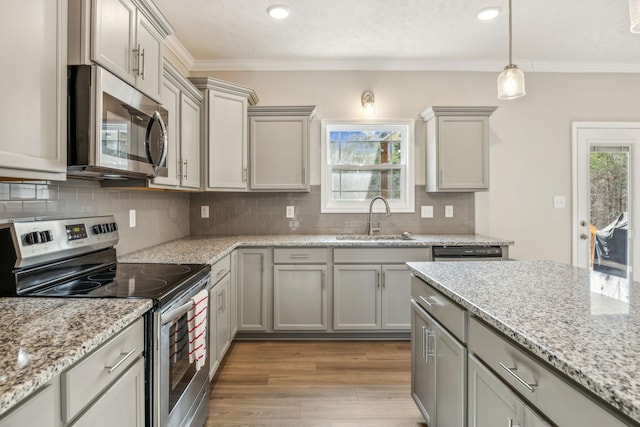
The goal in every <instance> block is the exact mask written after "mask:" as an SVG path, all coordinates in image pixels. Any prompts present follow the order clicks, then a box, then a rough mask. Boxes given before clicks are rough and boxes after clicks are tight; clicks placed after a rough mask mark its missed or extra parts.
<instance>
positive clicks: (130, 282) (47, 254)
mask: <svg viewBox="0 0 640 427" xmlns="http://www.w3.org/2000/svg"><path fill="white" fill-rule="evenodd" d="M118 239H119V234H118V226H117V224H116V221H115V218H114V217H113V216H99V217H82V218H66V219H30V220H14V221H9V222H7V223H5V224H0V254H1V256H0V296H19V297H72V298H148V299H152V300H153V304H154V308H153V310H152V312H151V313H149V315H148V316H147V317H146V318H145V325H146V328H145V331H146V332H145V341H146V344H145V366H146V373H145V379H146V419H147V422H146V424H147V426H151V427H177V426H180V427H183V426H193V427H200V426H203V425H204V423H205V421H206V418H207V415H208V408H209V387H208V372H209V360H208V357H207V360H206V362H205V366H203V367H201V368H200V369H199V370H198V369H196V366H195V362H193V363H191V362H190V361H189V356H188V351H185V349H184V347H185V346H186V345H187V344H188V338H187V339H185V336H186V330H185V326H186V324H187V322H186V317H187V313H188V311H189V309H190V308H191V307H192V305H193V302H192V299H191V298H192V297H193V296H194V295H195V294H197V293H198V292H199V291H200V290H202V289H209V286H210V271H211V266H210V265H208V264H134V263H118V262H117V257H116V250H115V248H114V245H115V244H116V243H118ZM207 333H208V332H207Z"/></svg>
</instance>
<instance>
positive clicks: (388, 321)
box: [333, 264, 411, 330]
mask: <svg viewBox="0 0 640 427" xmlns="http://www.w3.org/2000/svg"><path fill="white" fill-rule="evenodd" d="M410 277H411V273H410V272H409V269H408V268H407V267H406V266H404V265H400V264H397V265H380V264H346V265H335V266H334V270H333V329H335V330H376V329H378V330H379V329H403V330H404V329H409V328H410V311H409V297H410V296H411V279H410Z"/></svg>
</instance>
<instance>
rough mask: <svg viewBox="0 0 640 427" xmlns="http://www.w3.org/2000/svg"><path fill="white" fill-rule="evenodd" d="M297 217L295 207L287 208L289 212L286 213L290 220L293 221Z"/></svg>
mask: <svg viewBox="0 0 640 427" xmlns="http://www.w3.org/2000/svg"><path fill="white" fill-rule="evenodd" d="M295 216H296V214H295V207H293V206H287V211H286V217H287V218H289V219H292V218H294V217H295Z"/></svg>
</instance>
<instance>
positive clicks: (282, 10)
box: [267, 5, 289, 19]
mask: <svg viewBox="0 0 640 427" xmlns="http://www.w3.org/2000/svg"><path fill="white" fill-rule="evenodd" d="M267 13H268V14H269V16H271V17H272V18H273V19H285V18H286V17H287V16H289V8H288V7H287V6H282V5H273V6H269V8H268V9H267Z"/></svg>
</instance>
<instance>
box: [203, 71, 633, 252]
mask: <svg viewBox="0 0 640 427" xmlns="http://www.w3.org/2000/svg"><path fill="white" fill-rule="evenodd" d="M497 74H498V71H496V72H495V73H479V72H451V73H449V72H373V71H372V72H366V71H343V72H317V71H313V72H258V71H255V72H215V73H214V72H210V73H202V72H194V73H192V75H199V76H202V75H210V76H213V77H216V78H220V79H224V80H228V81H231V82H234V83H238V84H242V85H246V86H249V87H252V88H254V89H255V90H256V92H257V94H258V96H259V97H260V105H302V104H314V105H317V106H318V109H317V115H316V120H314V123H313V126H312V129H311V132H312V151H311V155H312V170H311V175H312V184H314V185H317V184H319V182H320V169H319V163H320V161H319V159H320V154H319V147H320V119H346V118H362V117H363V114H362V109H361V107H360V95H361V94H362V92H363V91H364V90H366V89H370V90H373V92H374V93H375V96H376V116H377V117H379V118H384V117H388V118H415V119H416V144H417V146H416V155H417V156H418V157H417V158H418V159H420V161H419V162H418V167H417V176H416V184H424V161H423V160H421V159H424V126H423V123H421V122H420V120H419V117H418V113H420V112H421V111H422V110H424V109H425V108H427V107H429V106H431V105H497V106H499V108H498V110H497V111H496V112H495V113H494V114H493V116H492V117H491V129H492V132H491V190H490V191H489V192H487V193H477V194H476V202H475V206H476V214H475V218H476V226H475V229H476V232H478V233H482V234H488V235H492V236H497V237H503V238H508V239H513V240H515V242H516V245H515V247H514V248H513V249H512V251H511V255H512V256H513V257H515V258H519V259H552V260H558V261H562V262H567V263H568V262H570V261H571V229H570V227H571V148H570V147H571V131H570V129H571V122H572V121H640V111H639V110H638V109H637V108H636V102H635V97H634V96H633V95H632V94H634V93H636V92H637V91H638V90H640V76H638V75H636V74H555V73H528V74H527V75H526V79H527V92H528V94H527V96H526V97H524V98H521V99H518V100H512V101H498V100H497V99H496V87H495V85H496V77H497ZM554 195H563V196H565V197H566V198H567V207H566V208H565V209H554V208H553V196H554Z"/></svg>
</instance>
